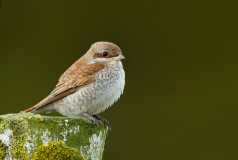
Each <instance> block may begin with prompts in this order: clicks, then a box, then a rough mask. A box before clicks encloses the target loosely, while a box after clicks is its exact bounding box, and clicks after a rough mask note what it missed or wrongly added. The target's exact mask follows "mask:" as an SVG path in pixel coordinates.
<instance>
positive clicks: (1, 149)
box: [0, 142, 7, 159]
mask: <svg viewBox="0 0 238 160" xmlns="http://www.w3.org/2000/svg"><path fill="white" fill-rule="evenodd" d="M6 150H7V147H6V146H5V145H4V144H3V143H2V142H0V159H4V158H5V157H6Z"/></svg>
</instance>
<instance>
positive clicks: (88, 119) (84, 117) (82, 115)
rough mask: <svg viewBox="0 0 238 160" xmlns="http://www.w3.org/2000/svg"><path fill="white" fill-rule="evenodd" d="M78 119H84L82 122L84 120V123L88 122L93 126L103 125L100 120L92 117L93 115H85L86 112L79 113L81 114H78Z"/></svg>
mask: <svg viewBox="0 0 238 160" xmlns="http://www.w3.org/2000/svg"><path fill="white" fill-rule="evenodd" d="M80 118H82V119H84V120H86V121H89V122H91V123H94V124H96V125H102V124H104V123H103V121H102V120H101V119H98V118H96V117H94V116H93V115H90V114H89V113H86V112H84V113H81V114H80Z"/></svg>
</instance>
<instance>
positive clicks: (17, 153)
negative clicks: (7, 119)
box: [9, 118, 29, 160]
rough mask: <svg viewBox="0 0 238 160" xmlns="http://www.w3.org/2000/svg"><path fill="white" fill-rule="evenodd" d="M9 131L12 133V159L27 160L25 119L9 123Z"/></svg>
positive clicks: (26, 127)
mask: <svg viewBox="0 0 238 160" xmlns="http://www.w3.org/2000/svg"><path fill="white" fill-rule="evenodd" d="M9 127H10V129H11V130H12V131H13V137H12V146H11V154H12V155H13V157H14V158H17V159H21V160H29V155H28V153H27V151H26V148H25V143H26V138H27V129H28V123H27V121H26V120H25V119H23V118H19V119H14V121H12V122H11V123H10V126H9Z"/></svg>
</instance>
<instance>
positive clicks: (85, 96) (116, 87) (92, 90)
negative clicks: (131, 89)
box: [54, 61, 125, 116]
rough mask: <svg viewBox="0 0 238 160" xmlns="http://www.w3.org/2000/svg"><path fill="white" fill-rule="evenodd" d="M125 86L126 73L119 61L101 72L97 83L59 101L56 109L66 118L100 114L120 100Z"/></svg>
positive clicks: (97, 77)
mask: <svg viewBox="0 0 238 160" xmlns="http://www.w3.org/2000/svg"><path fill="white" fill-rule="evenodd" d="M124 86H125V72H124V70H123V66H122V63H121V62H119V61H118V62H115V63H112V64H109V65H108V66H107V67H105V68H104V69H103V70H101V71H99V72H98V73H97V75H96V81H95V83H92V84H90V85H88V86H85V87H82V88H80V89H79V90H78V91H77V92H76V93H74V94H72V95H70V96H67V97H65V98H64V99H62V100H61V101H58V102H57V103H56V104H55V107H54V108H55V109H56V110H57V111H58V112H60V113H61V114H63V115H66V116H77V115H79V114H81V113H83V112H87V113H90V114H98V113H100V112H103V111H104V110H106V109H107V108H108V107H110V106H111V105H112V104H113V103H115V102H116V101H117V100H118V99H119V97H120V96H121V94H122V93H123V90H124Z"/></svg>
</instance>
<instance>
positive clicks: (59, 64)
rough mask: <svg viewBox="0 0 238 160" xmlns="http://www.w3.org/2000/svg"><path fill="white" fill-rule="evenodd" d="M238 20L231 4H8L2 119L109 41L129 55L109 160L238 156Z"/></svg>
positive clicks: (0, 45) (2, 16) (2, 39)
mask: <svg viewBox="0 0 238 160" xmlns="http://www.w3.org/2000/svg"><path fill="white" fill-rule="evenodd" d="M237 17H238V10H237V4H236V3H235V1H231V0H227V1H224V2H220V1H215V0H214V1H207V0H200V1H191V0H180V1H177V2H176V1H175V0H160V1H158V0H154V1H153V0H144V1H126V0H124V1H122V0H120V1H109V0H108V1H104V0H100V1H93V0H91V1H89V0H84V1H79V0H71V1H66V0H54V1H53V0H51V1H47V0H41V1H30V0H3V1H2V5H1V9H0V88H1V92H0V97H1V98H0V106H1V109H0V113H1V114H5V113H10V112H18V111H19V110H22V109H24V108H26V107H28V106H31V105H33V104H34V103H35V102H37V101H38V100H40V99H41V98H43V97H44V96H46V95H47V94H48V93H49V91H50V90H51V89H52V88H53V87H54V85H55V83H56V81H57V78H58V77H59V76H60V74H61V73H62V72H63V71H64V70H65V69H66V68H67V67H68V66H69V65H70V64H71V63H72V62H74V61H75V60H76V59H77V58H79V57H80V56H81V55H82V54H83V53H84V52H85V51H86V50H87V49H88V47H89V46H90V44H91V43H93V42H95V41H99V40H107V41H112V42H115V43H117V44H119V45H120V46H121V48H122V50H123V52H124V55H125V56H126V57H127V59H126V61H125V70H126V88H125V94H124V95H123V96H122V98H121V99H120V101H119V102H118V103H117V104H116V105H114V107H113V108H112V109H110V110H109V111H107V112H106V113H104V116H105V117H106V118H107V119H109V120H110V121H111V123H112V131H111V133H110V136H109V139H108V143H107V146H106V151H105V155H104V159H105V160H152V159H156V160H157V159H158V160H175V159H176V160H231V159H238V154H237V150H238V127H237V122H238V116H237V115H238V100H237V95H238V75H237V72H238V24H237Z"/></svg>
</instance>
